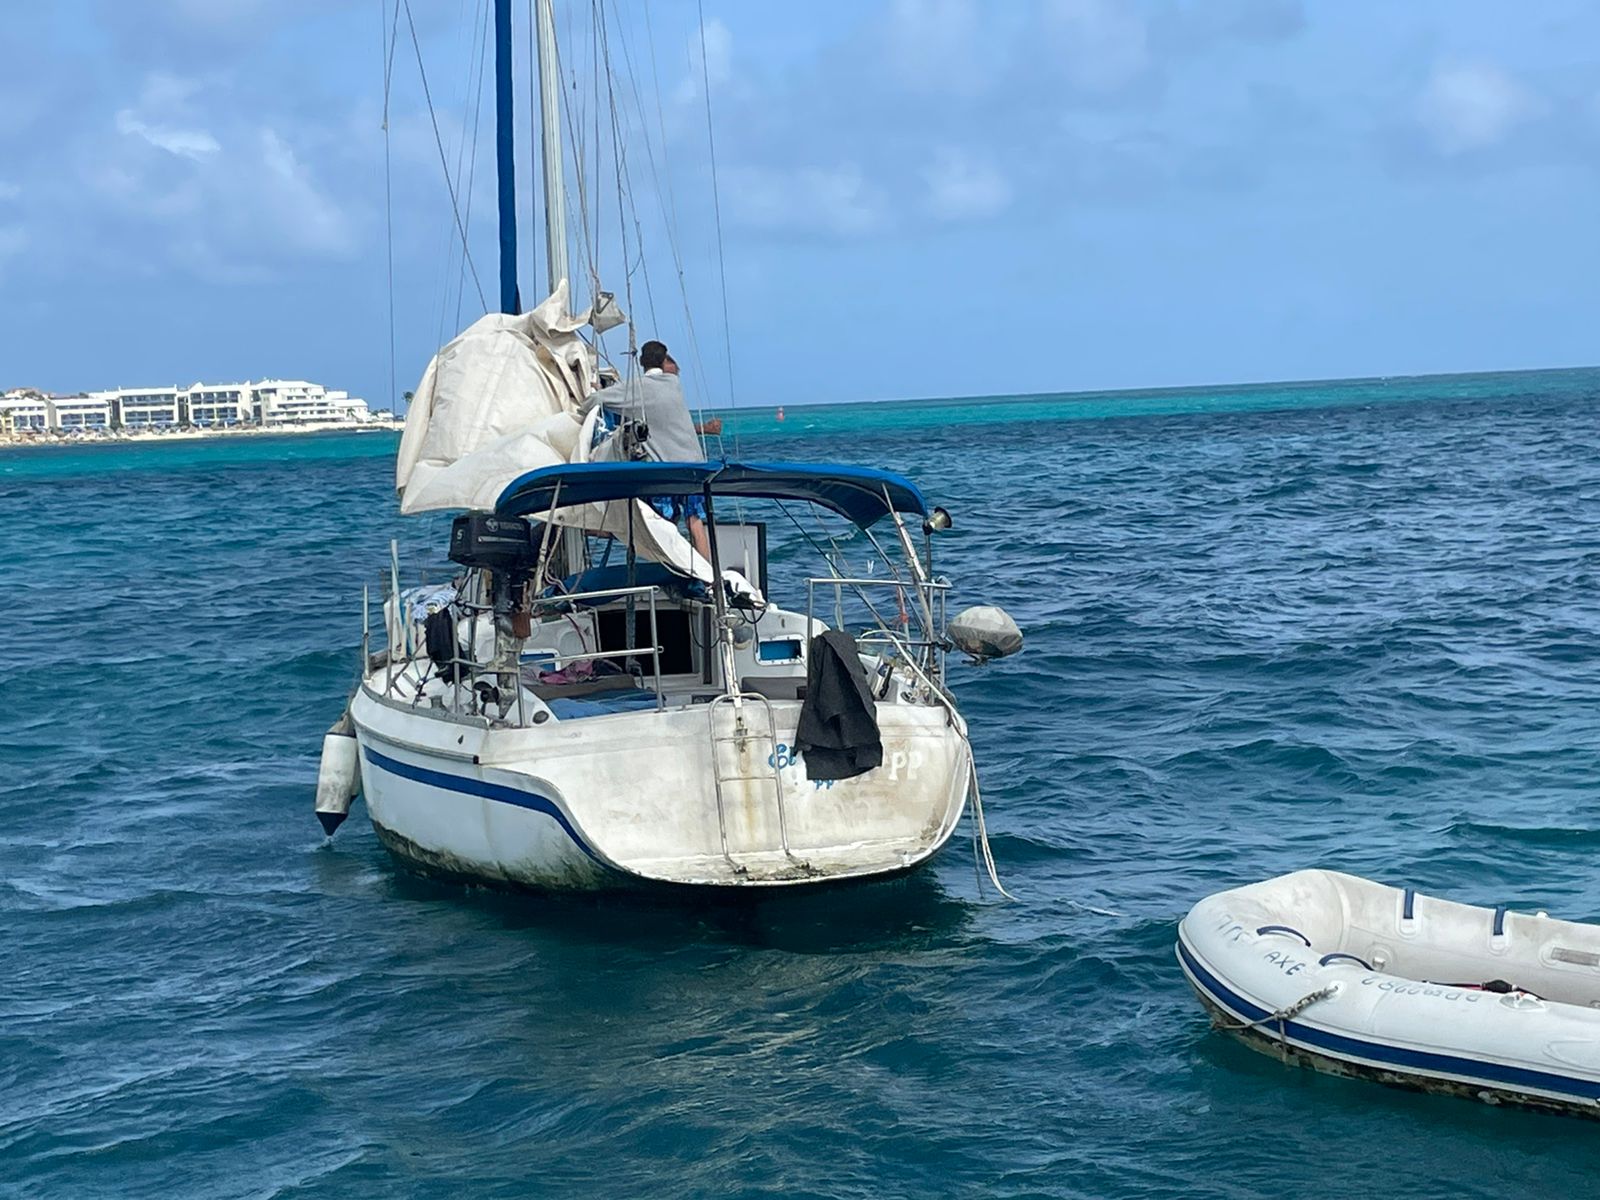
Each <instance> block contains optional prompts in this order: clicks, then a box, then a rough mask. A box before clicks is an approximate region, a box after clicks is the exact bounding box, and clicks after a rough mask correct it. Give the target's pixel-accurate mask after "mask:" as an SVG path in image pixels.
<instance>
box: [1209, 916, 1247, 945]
mask: <svg viewBox="0 0 1600 1200" xmlns="http://www.w3.org/2000/svg"><path fill="white" fill-rule="evenodd" d="M1215 928H1216V930H1217V932H1218V933H1219V934H1220V935H1222V936H1223V937H1225V938H1227V939H1228V941H1230V942H1237V941H1238V940H1239V939H1240V938H1242V937H1243V936H1244V935H1245V928H1244V926H1243V925H1241V924H1239V922H1238V921H1236V920H1234V918H1233V914H1232V913H1223V914H1222V916H1220V917H1218V918H1217V923H1216V926H1215Z"/></svg>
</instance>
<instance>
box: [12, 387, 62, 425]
mask: <svg viewBox="0 0 1600 1200" xmlns="http://www.w3.org/2000/svg"><path fill="white" fill-rule="evenodd" d="M48 428H50V401H49V400H48V399H47V398H46V397H45V395H44V393H43V392H35V391H33V390H31V389H29V388H17V389H15V390H14V391H9V392H6V393H5V394H4V395H0V434H18V433H43V432H44V431H45V430H46V429H48Z"/></svg>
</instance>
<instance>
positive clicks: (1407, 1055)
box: [1178, 938, 1600, 1101]
mask: <svg viewBox="0 0 1600 1200" xmlns="http://www.w3.org/2000/svg"><path fill="white" fill-rule="evenodd" d="M1178 958H1179V961H1181V962H1182V963H1183V965H1184V967H1185V968H1186V969H1187V970H1188V971H1189V973H1190V974H1191V975H1192V976H1193V977H1194V979H1195V981H1196V982H1197V983H1198V984H1199V985H1200V986H1201V987H1202V988H1203V989H1204V990H1205V991H1207V992H1209V993H1210V994H1211V998H1212V999H1213V1000H1216V1001H1218V1002H1219V1003H1221V1004H1222V1005H1224V1006H1225V1007H1227V1008H1229V1009H1232V1010H1233V1011H1234V1012H1235V1013H1237V1014H1238V1015H1239V1016H1241V1017H1244V1018H1245V1019H1246V1020H1250V1021H1262V1020H1265V1019H1266V1018H1267V1017H1270V1016H1271V1015H1272V1013H1271V1012H1270V1011H1269V1010H1267V1009H1265V1008H1262V1007H1260V1006H1259V1005H1256V1004H1252V1003H1250V1001H1248V1000H1246V999H1245V998H1244V997H1243V996H1240V995H1239V994H1237V993H1236V992H1234V991H1232V990H1231V989H1229V988H1228V987H1227V986H1226V985H1225V984H1223V983H1222V982H1221V981H1220V980H1219V979H1217V977H1216V976H1215V975H1213V974H1211V972H1210V971H1207V970H1206V969H1205V968H1204V967H1202V966H1201V965H1200V962H1199V960H1198V959H1196V958H1195V956H1194V954H1193V952H1192V951H1190V949H1189V947H1187V946H1185V945H1184V944H1183V940H1182V939H1181V938H1180V939H1179V941H1178ZM1277 1027H1278V1022H1276V1021H1274V1022H1273V1023H1272V1025H1271V1026H1270V1027H1269V1032H1270V1030H1271V1029H1276V1028H1277ZM1283 1028H1284V1031H1285V1033H1286V1035H1287V1036H1290V1037H1293V1038H1294V1039H1295V1040H1296V1041H1297V1042H1301V1043H1303V1044H1305V1045H1307V1046H1313V1047H1316V1048H1317V1049H1319V1050H1326V1051H1329V1052H1331V1053H1334V1054H1343V1055H1347V1056H1351V1057H1355V1058H1364V1059H1367V1060H1369V1061H1371V1062H1377V1063H1382V1064H1384V1065H1385V1066H1391V1067H1397V1068H1401V1069H1403V1070H1409V1071H1411V1072H1413V1073H1416V1072H1418V1071H1432V1072H1435V1073H1438V1074H1442V1075H1464V1076H1467V1077H1468V1078H1470V1079H1478V1080H1482V1081H1484V1082H1489V1083H1497V1084H1500V1085H1502V1086H1506V1087H1511V1088H1534V1089H1537V1090H1539V1091H1544V1092H1560V1093H1562V1094H1563V1095H1566V1096H1571V1097H1574V1098H1577V1099H1582V1100H1589V1101H1594V1100H1600V1081H1591V1080H1587V1079H1573V1078H1572V1077H1571V1076H1568V1075H1554V1074H1551V1073H1550V1072H1548V1071H1535V1070H1533V1069H1531V1068H1529V1067H1508V1066H1505V1065H1504V1064H1502V1063H1491V1062H1482V1061H1480V1060H1478V1059H1475V1058H1459V1057H1457V1056H1456V1055H1453V1054H1435V1053H1433V1052H1432V1051H1428V1050H1407V1049H1405V1048H1404V1047H1401V1046H1390V1045H1386V1044H1384V1043H1383V1042H1368V1041H1363V1040H1362V1039H1360V1038H1353V1037H1347V1036H1345V1035H1344V1034H1340V1033H1329V1032H1327V1031H1326V1030H1323V1029H1314V1028H1312V1027H1311V1026H1309V1025H1306V1024H1304V1023H1303V1022H1300V1021H1292V1020H1291V1021H1284V1022H1283Z"/></svg>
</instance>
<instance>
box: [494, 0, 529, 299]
mask: <svg viewBox="0 0 1600 1200" xmlns="http://www.w3.org/2000/svg"><path fill="white" fill-rule="evenodd" d="M512 99H513V98H512V94H511V0H494V103H495V162H496V165H497V167H498V168H499V180H500V311H501V312H507V313H518V312H521V311H522V302H521V298H520V297H519V296H518V295H517V164H516V158H515V156H514V155H513V153H512V143H511V104H512Z"/></svg>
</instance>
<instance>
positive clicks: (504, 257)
mask: <svg viewBox="0 0 1600 1200" xmlns="http://www.w3.org/2000/svg"><path fill="white" fill-rule="evenodd" d="M495 17H496V21H495V29H496V35H497V36H496V43H497V45H496V68H497V69H496V89H497V97H498V100H499V104H498V110H499V130H498V137H499V149H500V153H499V155H498V165H499V171H500V179H499V184H500V186H499V195H500V213H499V217H500V235H501V236H500V243H501V263H500V282H501V295H500V298H501V304H500V307H501V311H500V312H497V313H491V314H488V315H486V316H485V317H483V318H482V319H480V320H479V321H477V322H476V323H475V324H473V325H472V326H471V327H470V328H468V329H467V330H466V331H465V332H464V333H463V334H461V335H460V336H459V337H457V338H456V339H455V340H454V341H452V342H451V343H450V344H449V345H447V346H446V347H445V348H444V349H443V350H441V351H440V352H439V354H438V355H437V356H436V357H435V358H434V360H433V361H432V363H430V365H429V367H428V369H427V372H426V373H425V375H424V377H423V380H422V382H421V384H420V385H419V386H418V388H417V391H416V394H415V399H414V400H413V402H412V405H411V409H410V412H409V414H408V416H407V420H406V427H405V431H404V434H403V436H402V439H401V442H400V447H399V451H398V456H397V464H396V484H397V491H398V496H399V502H400V510H401V512H402V513H404V514H411V513H423V512H437V511H445V512H453V513H455V514H457V515H455V517H454V519H453V522H452V525H451V531H450V540H449V545H448V547H447V552H448V557H449V560H450V562H451V564H452V570H453V572H454V575H453V578H452V579H451V580H450V582H449V583H447V584H443V585H435V586H433V587H431V588H430V587H412V588H405V587H402V586H401V583H400V577H401V572H400V568H399V562H398V556H397V554H394V553H393V552H392V553H391V561H390V564H389V580H388V588H387V592H388V594H387V596H386V597H385V599H384V602H383V605H382V619H381V631H380V636H381V638H382V641H381V644H376V645H375V644H374V640H373V631H372V619H371V617H370V616H369V615H368V614H367V613H366V612H365V609H366V607H367V606H366V605H365V604H364V605H363V608H364V615H363V629H362V639H363V640H362V647H363V649H362V662H363V671H362V675H361V679H360V682H359V685H358V686H357V688H356V690H355V692H354V695H353V697H352V699H351V701H350V703H349V705H348V707H347V709H346V711H345V713H344V714H343V715H342V716H341V717H340V719H339V721H338V722H337V723H336V724H335V726H334V727H333V729H332V730H330V732H329V734H328V736H327V737H326V738H325V739H324V754H323V762H322V770H321V773H320V775H319V783H318V795H317V804H316V811H317V816H318V818H319V820H320V821H321V822H322V824H323V827H324V829H325V831H326V832H327V833H328V834H329V836H331V835H332V833H333V831H334V830H335V829H337V828H338V827H339V824H340V823H341V822H342V821H343V820H344V819H345V817H346V815H347V814H348V812H349V811H350V808H351V805H352V802H353V800H354V798H355V797H356V796H357V795H358V794H359V795H360V796H361V797H362V798H363V801H364V804H365V808H366V812H367V815H368V817H369V818H370V819H371V822H372V825H373V828H374V829H375V830H376V832H377V835H378V837H379V839H380V840H381V842H382V843H383V845H384V846H386V847H387V848H388V850H389V851H390V852H391V853H392V854H393V855H394V857H395V858H396V859H398V860H399V861H400V862H402V863H403V864H405V865H407V866H410V867H413V868H417V869H420V870H423V871H425V872H430V873H435V874H442V875H446V876H449V877H453V878H458V879H462V880H466V881H470V882H474V883H491V884H507V885H513V886H520V887H528V888H535V889H590V888H611V887H638V886H651V885H654V886H666V887H677V888H692V889H702V890H705V889H712V890H714V889H722V890H726V889H750V888H793V887H805V886H815V885H819V884H829V883H837V882H839V881H843V880H862V879H875V878H883V877H887V876H891V875H896V874H899V873H902V872H906V871H910V870H913V869H915V868H917V867H918V866H920V865H921V864H923V863H926V862H927V861H928V860H929V859H931V858H932V857H933V856H934V855H935V854H936V853H938V851H939V850H940V849H941V848H942V847H944V846H945V845H946V843H947V842H948V841H949V840H950V838H951V835H952V834H953V832H954V831H955V829H956V827H957V824H958V823H959V821H960V820H961V818H962V816H963V814H964V813H965V812H966V811H967V808H968V805H969V800H970V801H971V802H972V803H973V804H974V805H975V806H976V812H977V814H978V816H979V817H980V819H981V801H980V800H979V797H978V796H977V793H976V785H977V772H976V770H975V768H974V764H973V759H972V747H971V744H970V742H969V740H968V733H967V724H966V721H965V720H964V718H963V717H962V714H961V713H960V711H959V710H958V707H957V705H956V702H955V699H954V697H953V695H952V692H951V690H950V688H949V686H948V684H947V681H946V675H945V665H946V663H945V660H946V655H947V653H948V651H949V650H950V649H951V648H952V645H953V643H952V640H951V632H950V630H951V628H952V626H953V623H950V622H947V620H946V612H945V609H946V599H947V597H948V596H949V593H950V590H951V584H950V582H949V581H948V579H946V578H944V577H943V576H940V575H937V574H936V573H935V571H934V566H933V542H934V538H935V537H936V536H937V534H938V533H939V532H940V531H941V530H943V529H946V528H948V527H949V526H950V524H951V519H950V516H949V514H948V513H947V512H946V511H945V510H944V509H942V508H939V507H937V506H933V505H930V504H929V503H928V501H927V499H926V498H925V497H924V495H923V493H922V492H921V491H920V490H919V489H918V488H917V486H916V485H915V484H913V483H912V482H911V481H910V480H908V479H906V478H904V477H902V476H900V475H897V474H895V473H893V472H890V471H886V470H880V469H876V468H872V467H863V466H853V465H843V464H795V463H770V462H750V461H743V460H738V459H735V460H729V459H727V458H718V459H710V460H705V461H670V460H669V461H663V460H662V459H661V458H660V456H659V455H657V454H654V453H652V447H651V443H650V436H649V431H648V428H646V427H643V426H642V425H641V423H640V422H639V421H638V420H636V419H632V418H630V417H629V416H628V415H627V413H628V411H629V409H628V407H627V405H625V404H620V403H619V404H613V403H611V399H612V398H613V397H626V396H627V395H629V393H630V387H633V386H634V385H636V384H637V382H638V381H637V378H636V377H634V376H633V375H632V370H631V368H630V377H629V378H623V377H621V376H620V375H617V376H616V377H608V375H607V372H606V371H605V370H603V369H602V365H601V362H600V359H599V356H598V353H597V346H598V342H599V336H600V334H601V333H603V332H604V331H605V330H606V329H608V328H612V327H614V326H616V325H617V324H619V323H621V322H623V321H625V320H626V317H625V316H624V314H622V313H621V312H620V311H619V310H618V308H617V306H616V304H615V302H614V300H613V299H612V298H611V297H609V296H607V295H605V294H604V293H602V292H600V291H599V290H598V288H595V289H594V292H595V297H596V298H595V302H594V303H592V304H591V305H589V306H588V307H587V308H586V309H584V310H583V311H581V312H576V313H575V312H573V311H571V302H570V291H569V282H568V279H567V268H566V233H565V228H564V211H565V210H564V199H563V178H562V172H563V166H562V149H561V136H560V130H561V123H560V119H559V118H560V109H559V105H560V96H559V94H558V90H557V87H556V79H557V75H556V70H555V67H554V64H555V63H556V61H557V58H556V42H555V23H554V17H553V14H552V7H551V0H539V2H538V5H537V9H536V16H535V20H536V24H537V34H538V38H537V44H538V67H539V72H540V85H541V86H540V89H539V91H540V100H541V116H542V123H543V130H542V133H543V136H542V147H543V157H544V163H543V183H544V197H545V201H546V203H545V212H546V225H547V228H546V243H547V245H546V249H547V263H548V268H549V294H548V296H547V298H546V299H545V300H544V301H542V302H541V303H540V304H538V305H537V306H535V307H534V308H533V309H531V310H530V311H528V312H526V313H521V312H519V311H518V307H519V306H518V298H517V297H518V293H517V279H516V251H515V236H516V235H515V216H514V196H515V188H514V185H513V183H512V178H511V172H512V171H513V169H514V168H513V164H512V156H511V151H510V147H511V138H510V121H511V107H512V106H511V102H510V95H511V75H510V68H511V44H510V43H511V37H510V29H511V25H510V0H496V6H495ZM619 413H621V414H622V415H621V416H620V417H619V416H618V414H619ZM663 498H679V499H682V498H692V499H694V500H697V501H698V502H699V507H700V508H701V509H702V510H703V512H704V520H705V525H706V526H707V531H708V535H709V536H708V538H707V541H708V546H707V549H708V551H709V552H708V553H704V554H703V553H701V552H700V551H698V550H697V549H696V548H695V547H694V545H692V544H691V542H690V540H689V539H687V538H685V537H684V536H683V535H682V534H681V533H680V532H679V531H678V529H677V527H676V525H675V524H674V523H673V522H671V521H669V520H667V519H666V518H665V517H663V516H662V515H661V514H660V513H659V512H658V511H657V507H656V506H655V505H653V504H652V503H651V502H652V501H660V500H662V499H663ZM755 510H761V511H766V512H769V513H770V514H772V516H773V518H774V519H777V520H788V521H789V522H790V523H791V524H792V525H793V526H794V528H795V529H796V530H798V531H799V533H800V534H801V535H802V536H801V537H800V538H798V539H795V538H791V541H795V542H799V541H804V542H810V543H811V545H812V547H814V548H815V549H816V550H817V551H819V552H820V553H819V555H818V557H819V558H820V565H819V568H818V569H817V570H816V571H815V573H811V574H805V575H802V576H800V577H799V578H797V579H793V578H792V579H790V580H789V581H788V582H787V583H786V584H780V583H775V582H774V581H773V580H771V579H769V569H773V570H776V569H777V568H778V567H779V566H780V565H790V564H780V563H778V562H777V561H769V559H771V558H772V556H771V555H770V554H769V546H768V538H767V533H768V528H767V526H768V522H763V521H758V520H754V519H751V517H750V514H751V512H752V511H755ZM796 510H802V511H806V512H811V513H813V514H815V515H814V516H813V517H812V518H811V519H810V520H809V522H802V521H801V520H800V519H799V518H798V517H797V515H796ZM813 530H816V531H820V532H817V533H815V534H814V533H813ZM829 531H835V532H829ZM880 535H881V536H880ZM841 542H843V543H844V544H845V545H846V546H847V547H849V548H850V549H849V550H848V551H841V550H840V544H841ZM824 543H826V544H824ZM857 552H861V553H865V554H867V555H869V557H870V562H869V566H870V568H871V569H870V570H866V569H863V570H860V571H856V572H852V571H851V570H849V569H848V567H847V565H846V560H847V559H848V558H849V556H850V554H851V553H857ZM780 590H781V591H783V592H784V594H785V595H786V596H788V597H792V599H791V600H789V603H788V604H787V606H786V605H785V604H782V603H779V602H778V601H776V600H774V599H773V598H772V596H773V594H774V593H776V592H778V591H780ZM802 598H803V607H802V604H801V600H802ZM984 611H986V612H992V611H994V610H984ZM829 616H831V617H832V618H833V620H832V623H831V624H830V623H829V622H828V621H827V620H825V619H824V618H825V617H829ZM962 640H963V639H961V638H960V637H957V639H956V643H955V644H960V643H961V642H962ZM1020 640H1021V639H1020V635H1019V636H1018V637H1017V638H1016V639H1015V646H1016V647H1020ZM967 641H968V642H970V641H971V639H970V638H969V639H967ZM982 644H983V645H984V646H986V647H988V649H987V650H979V651H975V652H974V653H975V654H978V655H979V656H981V655H983V654H985V653H987V654H989V655H993V654H994V653H1005V652H1010V649H1006V650H1002V651H998V652H997V651H995V650H994V649H993V645H994V643H993V639H992V638H991V639H990V640H989V641H987V642H983V643H982ZM1008 646H1009V643H1008ZM990 861H991V864H992V860H990ZM996 882H998V881H996Z"/></svg>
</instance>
